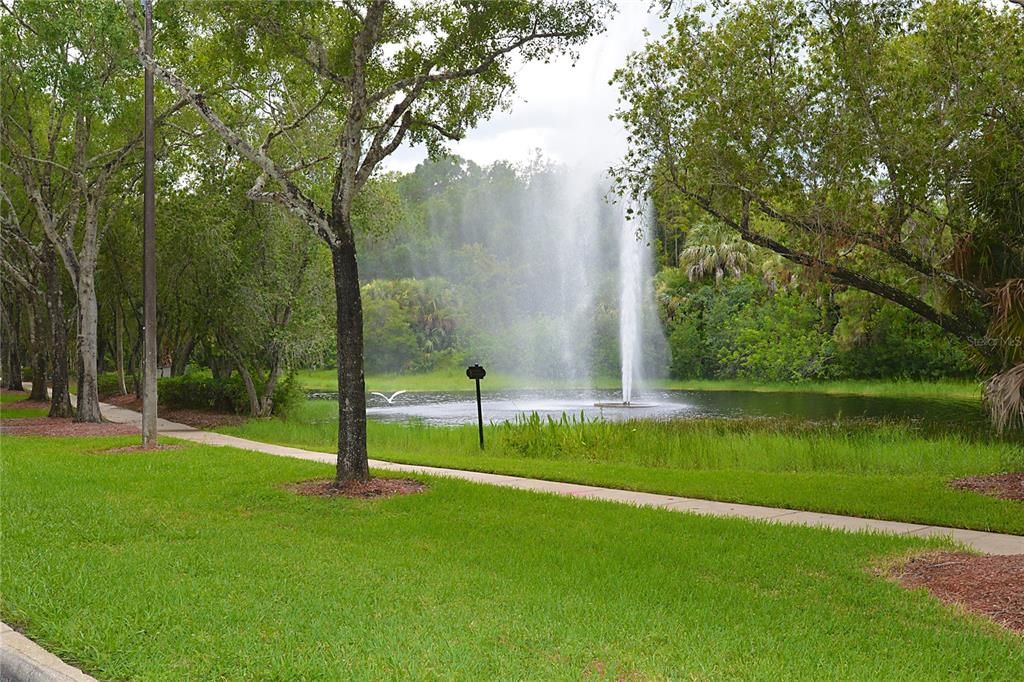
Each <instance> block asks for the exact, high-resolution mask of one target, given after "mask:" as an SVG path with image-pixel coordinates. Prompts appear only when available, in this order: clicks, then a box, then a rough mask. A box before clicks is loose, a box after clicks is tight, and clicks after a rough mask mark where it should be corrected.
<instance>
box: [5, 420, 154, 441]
mask: <svg viewBox="0 0 1024 682" xmlns="http://www.w3.org/2000/svg"><path fill="white" fill-rule="evenodd" d="M0 433H3V434H4V435H11V436H134V435H137V434H138V433H139V429H138V427H137V426H135V425H134V424H114V423H113V422H103V423H101V424H92V423H84V422H75V421H72V420H71V418H70V417H65V418H57V417H18V418H17V419H4V420H3V421H0Z"/></svg>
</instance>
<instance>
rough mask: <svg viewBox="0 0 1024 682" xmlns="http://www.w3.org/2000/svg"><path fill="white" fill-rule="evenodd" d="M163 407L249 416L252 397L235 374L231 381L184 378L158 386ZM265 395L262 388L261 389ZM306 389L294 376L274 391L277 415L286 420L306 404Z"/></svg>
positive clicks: (166, 379) (163, 381)
mask: <svg viewBox="0 0 1024 682" xmlns="http://www.w3.org/2000/svg"><path fill="white" fill-rule="evenodd" d="M157 390H158V391H159V394H160V404H161V405H163V406H165V407H176V408H184V409H197V410H215V411H217V412H234V413H235V414H246V413H248V411H249V397H248V395H246V393H245V383H244V382H243V381H242V377H240V376H239V375H237V374H232V375H231V376H230V377H228V378H227V379H214V378H213V377H212V376H210V375H209V374H203V373H195V374H184V375H182V376H176V377H163V378H162V379H160V380H159V381H158V382H157ZM257 390H259V391H262V386H257ZM303 398H304V394H303V393H302V388H301V387H300V386H299V385H298V383H297V382H296V381H295V378H294V377H293V376H287V377H285V378H284V380H282V381H280V382H278V384H277V388H276V389H275V390H274V414H277V415H281V416H284V415H285V414H286V413H287V412H288V411H289V410H291V409H292V408H294V407H295V405H297V404H298V403H300V402H302V399H303Z"/></svg>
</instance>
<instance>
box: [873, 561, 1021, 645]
mask: <svg viewBox="0 0 1024 682" xmlns="http://www.w3.org/2000/svg"><path fill="white" fill-rule="evenodd" d="M889 575H890V576H891V577H892V578H894V579H895V580H896V581H897V582H899V584H900V585H902V586H903V587H907V588H918V587H924V588H926V589H927V590H928V591H929V592H930V593H931V594H932V596H934V597H936V598H937V599H939V600H940V601H943V602H945V603H947V604H957V605H959V606H961V607H963V608H965V609H967V610H968V611H971V612H973V613H978V614H981V615H983V616H987V617H988V618H991V619H992V620H994V621H995V622H997V623H999V624H1000V625H1003V626H1004V627H1007V628H1009V629H1010V630H1013V631H1015V632H1018V633H1021V634H1024V554H1011V555H1009V556H976V555H973V554H966V553H964V552H928V553H925V554H918V555H916V556H914V557H912V558H911V559H910V560H909V561H907V562H906V563H902V564H900V565H897V566H894V567H893V568H892V569H890V571H889Z"/></svg>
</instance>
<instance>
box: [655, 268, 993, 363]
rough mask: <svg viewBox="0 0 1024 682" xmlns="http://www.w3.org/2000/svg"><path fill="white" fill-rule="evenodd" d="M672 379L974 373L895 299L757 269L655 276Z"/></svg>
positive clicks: (964, 354) (669, 271)
mask: <svg viewBox="0 0 1024 682" xmlns="http://www.w3.org/2000/svg"><path fill="white" fill-rule="evenodd" d="M657 286H658V288H657V291H658V297H659V301H660V302H661V303H662V312H663V314H665V316H666V320H665V325H666V332H667V335H668V341H669V347H670V349H671V358H672V359H671V366H670V373H671V376H672V377H674V378H679V379H691V378H741V379H747V380H752V381H767V382H779V381H782V382H784V381H802V380H809V379H815V380H826V379H849V378H871V379H891V378H900V379H938V378H942V377H957V376H962V377H967V376H971V375H972V374H974V372H975V370H974V369H973V367H972V365H971V363H970V355H969V352H968V350H967V349H966V347H965V346H964V345H962V344H960V343H958V342H956V341H955V340H952V339H950V338H949V337H948V336H947V335H945V334H943V333H942V332H941V330H939V329H937V328H936V327H935V326H934V325H932V324H929V323H927V322H925V321H924V320H921V319H920V318H918V317H917V316H915V315H914V314H913V313H911V312H909V311H907V310H905V309H903V308H899V307H897V306H894V305H891V304H879V303H878V302H877V301H873V300H870V299H867V300H865V298H864V296H863V295H858V294H854V293H852V292H847V293H846V294H845V295H844V296H839V297H835V296H832V295H831V293H830V292H829V291H828V290H827V289H825V288H822V287H806V288H803V289H800V288H796V287H793V288H788V289H775V290H773V289H772V288H771V286H769V285H768V284H766V283H765V282H764V281H763V279H761V278H758V277H756V276H754V275H753V274H748V275H743V276H741V277H738V278H724V279H722V280H721V281H718V282H714V283H708V282H701V281H697V282H690V281H689V280H688V279H687V278H685V277H684V276H683V275H682V272H681V271H680V270H679V269H676V268H666V269H664V270H662V272H661V273H659V275H658V282H657Z"/></svg>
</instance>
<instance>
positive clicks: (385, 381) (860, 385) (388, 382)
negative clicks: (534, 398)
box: [297, 367, 981, 400]
mask: <svg viewBox="0 0 1024 682" xmlns="http://www.w3.org/2000/svg"><path fill="white" fill-rule="evenodd" d="M297 377H298V380H299V383H300V384H301V385H302V386H303V387H305V388H306V389H309V390H324V391H336V390H337V389H338V377H337V372H336V370H334V369H323V370H301V371H299V372H298V373H297ZM484 384H485V386H486V387H487V388H488V389H489V390H507V389H530V388H532V389H558V388H607V389H614V388H618V387H619V385H620V379H619V377H600V378H596V379H594V380H593V381H591V382H587V385H584V386H578V385H575V384H573V383H572V382H565V381H560V380H552V379H548V378H531V377H520V376H513V375H508V374H502V373H500V372H488V373H487V377H486V378H485V379H484ZM647 385H648V386H650V387H651V388H660V389H679V390H688V391H758V392H770V393H828V394H832V395H863V396H880V397H889V398H946V399H956V400H980V399H981V383H980V382H978V381H966V380H964V381H958V380H944V381H911V380H893V381H873V380H849V381H811V382H802V383H752V382H749V381H743V380H727V379H693V380H675V379H662V380H657V381H651V382H648V384H647ZM472 388H473V382H472V381H470V380H469V379H467V378H466V371H465V369H464V368H458V367H456V368H448V369H438V370H434V371H433V372H427V373H421V374H370V375H367V377H366V389H367V390H368V391H389V392H390V391H399V390H403V389H404V390H407V391H468V390H471V389H472Z"/></svg>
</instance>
